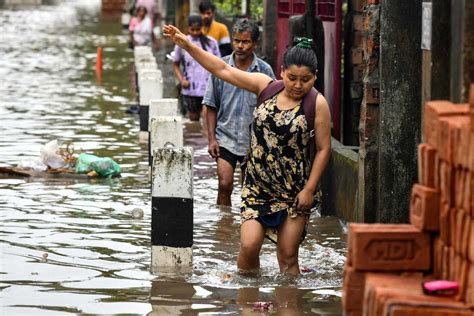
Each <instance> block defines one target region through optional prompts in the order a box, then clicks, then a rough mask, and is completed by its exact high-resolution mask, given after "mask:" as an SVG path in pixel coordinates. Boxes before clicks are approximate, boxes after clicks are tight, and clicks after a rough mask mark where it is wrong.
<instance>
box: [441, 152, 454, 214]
mask: <svg viewBox="0 0 474 316" xmlns="http://www.w3.org/2000/svg"><path fill="white" fill-rule="evenodd" d="M454 175H455V173H454V169H453V168H452V167H451V165H450V164H449V163H447V162H446V161H441V162H440V165H439V188H440V194H441V195H440V198H441V201H442V202H445V203H447V204H449V205H454V198H453V195H454V186H455V176H454Z"/></svg>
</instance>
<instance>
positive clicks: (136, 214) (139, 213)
mask: <svg viewBox="0 0 474 316" xmlns="http://www.w3.org/2000/svg"><path fill="white" fill-rule="evenodd" d="M144 215H145V213H144V212H143V210H142V209H141V208H139V207H136V208H134V209H133V210H132V217H133V218H134V219H142V218H143V216H144Z"/></svg>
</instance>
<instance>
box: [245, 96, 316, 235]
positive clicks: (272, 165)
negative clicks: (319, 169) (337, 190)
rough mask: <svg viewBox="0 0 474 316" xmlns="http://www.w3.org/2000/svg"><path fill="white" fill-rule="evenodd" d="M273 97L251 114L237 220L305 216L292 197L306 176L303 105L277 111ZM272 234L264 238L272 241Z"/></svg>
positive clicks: (305, 131) (303, 183)
mask: <svg viewBox="0 0 474 316" xmlns="http://www.w3.org/2000/svg"><path fill="white" fill-rule="evenodd" d="M276 98H277V96H274V97H273V98H271V99H268V100H267V101H265V102H264V103H263V104H262V105H260V106H259V107H257V108H256V109H255V112H254V123H253V127H252V132H251V143H250V153H249V157H248V158H249V159H248V162H247V170H246V176H245V181H244V185H243V188H242V204H241V219H242V222H244V221H246V220H248V219H255V218H257V217H259V216H264V215H268V214H272V213H276V212H280V211H284V210H286V211H287V212H288V216H289V217H296V216H298V215H302V216H305V217H306V218H308V217H309V213H304V214H303V213H299V212H297V211H296V207H295V206H296V205H295V198H296V195H297V194H298V193H299V192H300V191H301V190H302V189H303V187H304V185H305V183H306V180H307V179H308V177H309V173H310V166H309V162H308V142H309V141H310V136H309V133H308V126H307V123H306V117H305V115H304V112H303V106H302V105H301V104H298V105H297V106H295V107H294V108H292V109H289V110H280V109H279V108H278V107H277V104H276ZM275 233H276V231H275V230H273V229H267V232H266V236H267V237H268V238H270V239H271V240H273V241H275V242H276V234H275Z"/></svg>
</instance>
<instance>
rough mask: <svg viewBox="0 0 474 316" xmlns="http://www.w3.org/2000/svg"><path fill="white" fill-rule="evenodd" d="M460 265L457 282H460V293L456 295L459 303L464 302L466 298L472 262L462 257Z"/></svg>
mask: <svg viewBox="0 0 474 316" xmlns="http://www.w3.org/2000/svg"><path fill="white" fill-rule="evenodd" d="M458 264H459V267H458V269H459V271H458V277H457V281H458V282H459V292H458V294H457V295H456V299H457V300H458V301H464V300H465V298H466V293H467V287H468V284H467V282H468V277H469V266H470V262H469V261H467V260H464V259H463V258H461V257H460V259H459V263H458Z"/></svg>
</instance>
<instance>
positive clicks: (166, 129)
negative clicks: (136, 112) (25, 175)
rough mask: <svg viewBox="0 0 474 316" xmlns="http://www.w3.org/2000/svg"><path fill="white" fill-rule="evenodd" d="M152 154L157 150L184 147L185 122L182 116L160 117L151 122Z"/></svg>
mask: <svg viewBox="0 0 474 316" xmlns="http://www.w3.org/2000/svg"><path fill="white" fill-rule="evenodd" d="M149 127H150V152H151V153H152V154H153V150H154V149H155V148H163V147H167V146H171V147H183V142H184V135H183V122H182V118H181V116H158V117H154V118H152V119H151V121H150V125H149Z"/></svg>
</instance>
